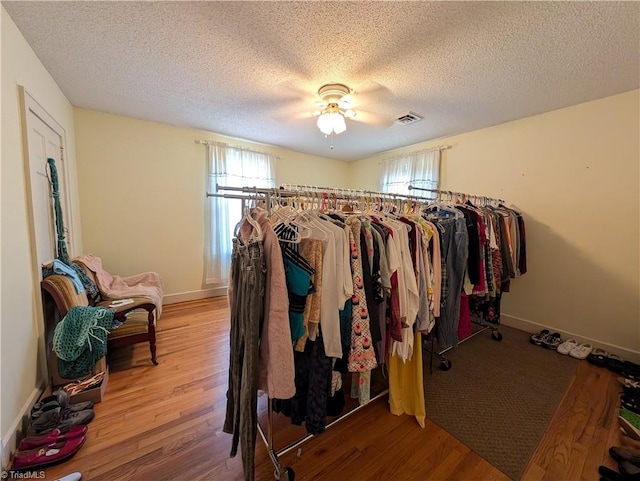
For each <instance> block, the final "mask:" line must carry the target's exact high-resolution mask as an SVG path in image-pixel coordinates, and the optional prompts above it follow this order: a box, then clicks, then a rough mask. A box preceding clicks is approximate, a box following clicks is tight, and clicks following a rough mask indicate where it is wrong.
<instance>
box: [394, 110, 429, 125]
mask: <svg viewBox="0 0 640 481" xmlns="http://www.w3.org/2000/svg"><path fill="white" fill-rule="evenodd" d="M422 119H424V117H422V116H420V115H418V114H416V113H415V112H409V113H408V114H404V115H402V116H400V117H398V118H397V119H396V120H395V122H396V124H401V125H409V124H415V123H416V122H420V121H421V120H422Z"/></svg>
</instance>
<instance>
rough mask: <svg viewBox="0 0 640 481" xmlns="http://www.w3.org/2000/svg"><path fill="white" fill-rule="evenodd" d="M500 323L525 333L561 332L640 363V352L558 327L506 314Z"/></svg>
mask: <svg viewBox="0 0 640 481" xmlns="http://www.w3.org/2000/svg"><path fill="white" fill-rule="evenodd" d="M500 322H501V324H503V325H505V326H508V327H513V328H514V329H519V330H521V331H525V332H530V333H534V332H539V331H541V330H542V329H549V331H551V332H559V333H560V334H561V335H562V338H563V339H571V338H573V339H575V340H577V341H578V342H587V343H589V344H591V345H592V346H593V347H599V348H600V349H604V350H605V351H607V352H610V353H612V354H617V355H618V356H620V357H621V358H622V359H625V360H627V361H632V362H636V363H640V351H635V350H633V349H629V348H626V347H622V346H616V345H615V344H610V343H608V342H604V341H600V340H598V339H593V338H591V337H586V336H582V335H580V334H575V333H573V332H569V331H564V330H562V329H558V328H557V327H553V326H547V325H545V324H539V323H537V322H533V321H529V320H528V319H522V318H521V317H517V316H512V315H510V314H505V313H504V312H503V313H501V314H500Z"/></svg>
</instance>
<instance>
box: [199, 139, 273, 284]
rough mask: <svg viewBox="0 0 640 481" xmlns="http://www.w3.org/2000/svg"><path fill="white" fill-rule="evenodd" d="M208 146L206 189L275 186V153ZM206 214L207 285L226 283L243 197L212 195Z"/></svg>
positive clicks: (219, 144) (226, 146)
mask: <svg viewBox="0 0 640 481" xmlns="http://www.w3.org/2000/svg"><path fill="white" fill-rule="evenodd" d="M208 150H209V169H208V170H209V172H208V174H209V175H208V182H207V192H211V193H218V190H217V186H218V185H221V186H227V187H246V186H251V187H253V186H255V187H274V186H275V161H276V157H275V156H274V155H272V154H268V153H263V152H255V151H253V150H249V149H243V148H239V147H231V146H229V145H227V144H223V143H218V142H216V143H210V144H208ZM224 192H225V191H220V193H224ZM228 193H231V192H228ZM205 216H206V219H205V220H206V224H205V255H206V258H205V282H206V283H207V284H208V285H219V286H222V285H226V284H227V282H228V280H229V279H228V278H229V267H230V265H231V248H232V241H231V239H232V238H233V235H234V232H233V231H234V229H235V226H236V224H237V223H238V222H240V219H241V218H242V201H241V200H240V199H224V198H221V197H209V198H207V204H206V209H205Z"/></svg>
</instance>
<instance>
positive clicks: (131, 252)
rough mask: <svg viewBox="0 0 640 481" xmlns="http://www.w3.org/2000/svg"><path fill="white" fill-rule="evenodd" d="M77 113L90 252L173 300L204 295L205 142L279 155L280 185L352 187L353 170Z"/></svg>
mask: <svg viewBox="0 0 640 481" xmlns="http://www.w3.org/2000/svg"><path fill="white" fill-rule="evenodd" d="M74 112H75V125H76V142H77V144H76V145H77V152H78V178H79V185H80V198H81V211H82V226H83V241H84V246H85V251H86V252H87V253H93V254H95V255H98V256H100V257H101V258H102V259H103V262H104V265H105V269H106V270H107V271H109V272H112V273H115V274H119V275H130V274H135V273H138V272H143V271H147V270H153V271H157V272H159V273H160V275H161V276H162V278H163V280H164V283H165V294H167V295H169V296H172V295H176V294H183V293H197V292H198V291H201V290H202V289H203V287H204V285H203V276H204V205H205V179H206V166H207V148H206V146H204V145H199V144H196V143H195V141H196V140H197V139H206V140H219V141H225V142H228V143H230V144H232V145H240V146H245V147H249V148H252V149H256V150H262V151H267V152H273V153H275V154H276V155H278V156H279V157H280V159H279V160H278V161H277V162H276V181H277V182H278V183H303V184H315V185H323V183H329V184H330V185H338V186H345V187H346V186H347V185H348V183H349V178H348V175H349V173H348V167H349V166H348V164H347V163H345V162H340V161H334V160H329V159H326V158H321V157H314V156H310V155H305V154H301V153H297V152H292V151H287V150H285V149H280V148H276V147H273V146H268V145H260V144H252V143H249V142H246V141H241V140H237V139H231V138H228V137H227V138H226V137H223V136H220V135H215V134H211V133H207V132H202V131H197V130H191V129H184V128H178V127H173V126H169V125H165V124H159V123H155V122H148V121H143V120H137V119H133V118H129V117H122V116H118V115H111V114H107V113H103V112H97V111H93V110H87V109H75V110H74ZM173 297H175V296H173Z"/></svg>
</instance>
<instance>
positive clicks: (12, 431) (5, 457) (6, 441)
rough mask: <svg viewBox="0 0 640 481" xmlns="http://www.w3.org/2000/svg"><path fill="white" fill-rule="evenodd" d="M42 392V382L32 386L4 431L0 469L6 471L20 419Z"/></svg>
mask: <svg viewBox="0 0 640 481" xmlns="http://www.w3.org/2000/svg"><path fill="white" fill-rule="evenodd" d="M43 392H44V384H43V385H42V386H41V387H36V388H34V390H33V391H31V394H29V397H28V398H27V400H26V402H25V403H24V404H23V405H22V409H20V412H19V413H18V415H17V416H16V417H15V418H14V420H13V422H12V423H11V426H10V427H9V431H8V432H7V433H5V434H4V435H3V437H2V441H1V442H2V467H1V468H0V471H6V470H7V466H8V464H9V458H10V456H11V453H12V452H13V451H14V450H15V448H16V438H17V435H18V431H19V430H20V429H21V428H22V419H23V418H24V416H28V415H29V413H30V412H31V408H32V407H33V405H34V404H35V403H36V401H37V400H38V399H39V398H40V395H41V394H42V393H43Z"/></svg>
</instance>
